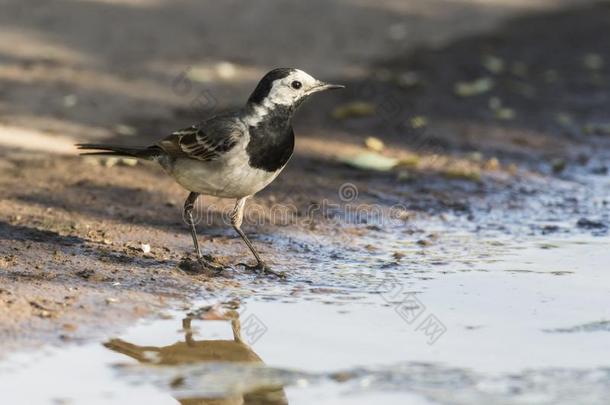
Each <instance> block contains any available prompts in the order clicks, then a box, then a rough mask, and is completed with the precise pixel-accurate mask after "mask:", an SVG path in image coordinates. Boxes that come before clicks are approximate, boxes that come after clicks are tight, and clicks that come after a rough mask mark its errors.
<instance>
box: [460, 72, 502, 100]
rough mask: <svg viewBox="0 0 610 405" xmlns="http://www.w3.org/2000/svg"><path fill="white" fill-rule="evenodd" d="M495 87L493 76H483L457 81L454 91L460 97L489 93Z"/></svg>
mask: <svg viewBox="0 0 610 405" xmlns="http://www.w3.org/2000/svg"><path fill="white" fill-rule="evenodd" d="M493 87H494V81H493V79H492V78H491V77H481V78H478V79H476V80H474V81H471V82H457V83H456V84H455V85H454V87H453V91H454V93H455V94H456V95H458V96H460V97H472V96H477V95H479V94H483V93H487V92H488V91H490V90H491V89H493Z"/></svg>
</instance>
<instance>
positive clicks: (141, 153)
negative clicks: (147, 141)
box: [76, 143, 159, 159]
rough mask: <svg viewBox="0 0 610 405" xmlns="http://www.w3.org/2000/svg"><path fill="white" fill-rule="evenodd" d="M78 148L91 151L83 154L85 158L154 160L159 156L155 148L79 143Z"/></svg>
mask: <svg viewBox="0 0 610 405" xmlns="http://www.w3.org/2000/svg"><path fill="white" fill-rule="evenodd" d="M76 147H77V148H78V149H80V150H91V151H93V152H83V153H81V155H84V156H91V155H93V156H122V157H132V158H138V159H153V158H155V157H157V156H159V150H158V149H157V148H154V147H140V148H138V147H126V146H119V145H102V144H96V143H78V144H76Z"/></svg>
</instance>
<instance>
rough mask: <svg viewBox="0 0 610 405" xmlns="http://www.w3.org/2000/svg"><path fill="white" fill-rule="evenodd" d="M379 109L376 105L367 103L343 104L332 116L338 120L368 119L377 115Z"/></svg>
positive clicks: (353, 102)
mask: <svg viewBox="0 0 610 405" xmlns="http://www.w3.org/2000/svg"><path fill="white" fill-rule="evenodd" d="M376 111H377V108H376V107H375V105H374V104H372V103H369V102H366V101H352V102H351V103H347V104H342V105H340V106H338V107H336V108H335V109H334V110H333V113H332V116H333V118H335V119H338V120H344V119H346V118H359V117H368V116H370V115H373V114H375V112H376Z"/></svg>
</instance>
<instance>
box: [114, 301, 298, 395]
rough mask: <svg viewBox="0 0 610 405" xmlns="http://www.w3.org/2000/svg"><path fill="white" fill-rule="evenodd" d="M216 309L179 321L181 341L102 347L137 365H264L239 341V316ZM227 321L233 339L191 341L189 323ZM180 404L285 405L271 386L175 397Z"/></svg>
mask: <svg viewBox="0 0 610 405" xmlns="http://www.w3.org/2000/svg"><path fill="white" fill-rule="evenodd" d="M218 314H219V313H218V311H217V308H211V309H210V308H207V311H206V313H205V314H204V315H203V316H201V315H199V316H197V315H189V316H187V317H186V318H185V319H183V321H182V326H183V330H184V332H185V339H184V341H178V342H176V343H174V344H173V345H170V346H163V347H156V346H138V345H135V344H132V343H129V342H126V341H124V340H121V339H112V340H110V341H108V342H106V343H104V346H105V347H107V348H108V349H110V350H112V351H115V352H118V353H122V354H124V355H126V356H129V357H131V358H133V359H136V360H138V361H139V362H140V363H145V364H155V365H164V366H180V365H187V364H196V363H211V362H213V363H224V362H227V363H252V364H264V363H263V361H262V360H261V358H260V357H259V356H258V355H257V354H256V353H255V352H254V351H253V350H252V348H251V347H250V346H249V345H248V344H247V343H246V342H245V341H244V340H243V339H242V336H241V324H240V321H239V314H238V313H237V312H236V311H234V310H230V311H227V312H224V313H222V314H221V315H218ZM195 317H197V318H202V319H204V320H230V321H231V328H232V330H233V340H199V341H197V340H195V338H194V337H193V331H192V329H191V322H192V320H193V319H194V318H195ZM178 402H180V404H182V405H241V404H243V405H286V404H288V401H287V399H286V394H285V393H284V390H283V389H282V387H271V388H263V389H259V390H256V391H254V392H247V393H242V394H229V395H228V396H225V397H223V398H207V397H206V398H178Z"/></svg>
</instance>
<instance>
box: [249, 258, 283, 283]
mask: <svg viewBox="0 0 610 405" xmlns="http://www.w3.org/2000/svg"><path fill="white" fill-rule="evenodd" d="M244 266H246V267H247V268H249V269H250V270H254V271H256V272H260V273H263V274H267V275H270V276H275V277H277V278H280V279H285V278H286V273H284V272H283V271H279V272H278V271H274V270H272V269H271V267H269V266H268V265H267V264H266V263H265V262H258V263H257V264H255V265H254V266H249V265H247V264H244Z"/></svg>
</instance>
